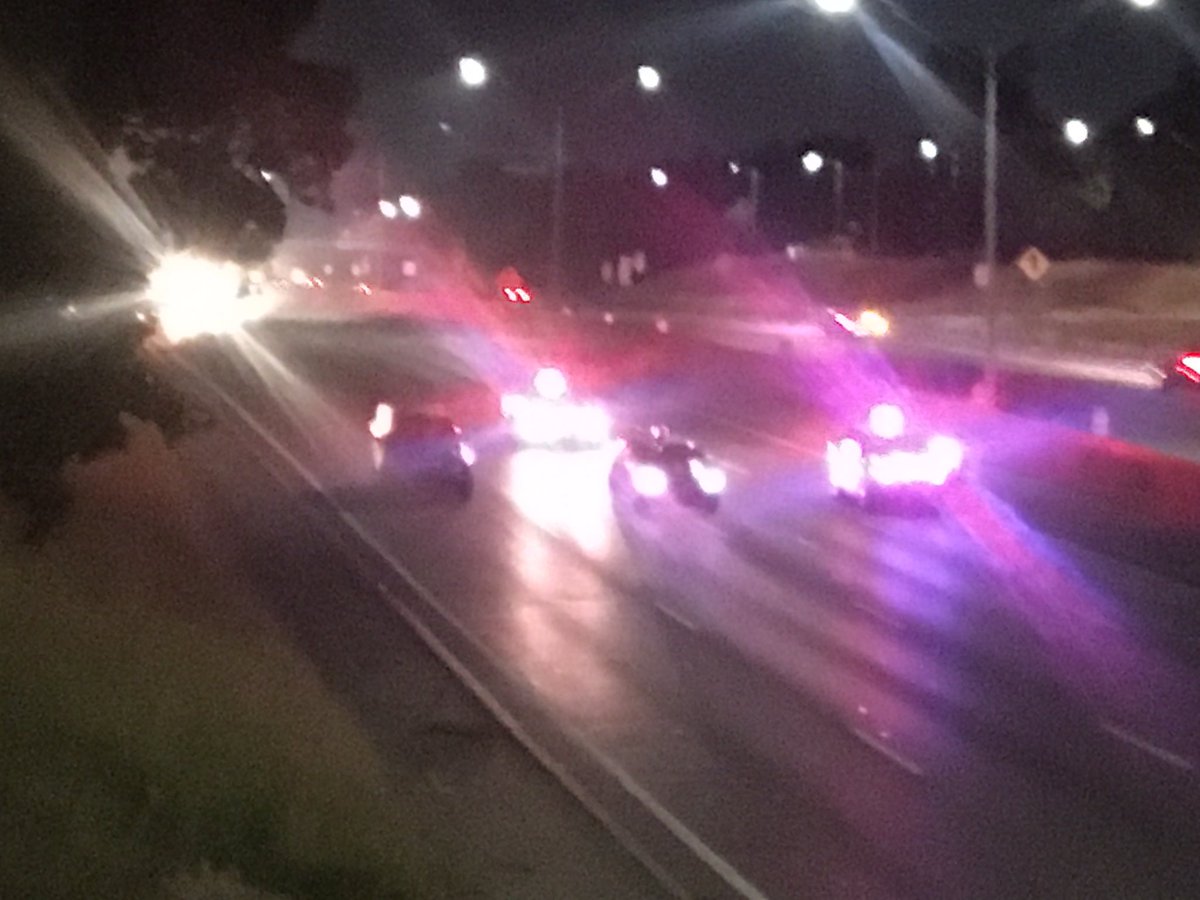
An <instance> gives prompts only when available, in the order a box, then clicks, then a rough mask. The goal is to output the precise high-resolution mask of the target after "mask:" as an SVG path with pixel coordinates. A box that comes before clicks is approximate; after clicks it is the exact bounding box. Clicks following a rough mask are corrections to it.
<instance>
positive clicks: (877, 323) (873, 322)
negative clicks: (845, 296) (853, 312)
mask: <svg viewBox="0 0 1200 900" xmlns="http://www.w3.org/2000/svg"><path fill="white" fill-rule="evenodd" d="M891 327H892V325H891V322H889V321H888V319H887V316H885V315H884V314H883V313H881V312H879V311H878V310H874V309H866V310H863V311H862V312H861V313H860V314H859V316H858V330H859V334H860V335H862V336H864V337H877V338H878V337H884V336H885V335H886V334H887V333H888V331H889V330H891Z"/></svg>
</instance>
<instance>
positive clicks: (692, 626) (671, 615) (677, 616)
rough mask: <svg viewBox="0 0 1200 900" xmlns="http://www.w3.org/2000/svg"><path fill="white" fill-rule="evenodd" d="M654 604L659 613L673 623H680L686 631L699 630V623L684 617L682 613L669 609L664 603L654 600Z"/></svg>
mask: <svg viewBox="0 0 1200 900" xmlns="http://www.w3.org/2000/svg"><path fill="white" fill-rule="evenodd" d="M654 605H655V607H657V609H658V611H659V612H660V613H662V614H663V615H664V616H666V617H667V618H668V619H670V620H671V621H672V622H674V623H675V624H677V625H682V626H683V627H684V628H686V629H687V630H688V631H699V630H700V626H699V625H697V624H696V623H695V622H693V621H691V620H690V619H688V618H686V617H684V615H683V614H682V613H679V612H676V611H675V610H673V609H671V607H669V606H667V605H666V604H665V603H658V602H657V601H656V602H655V604H654Z"/></svg>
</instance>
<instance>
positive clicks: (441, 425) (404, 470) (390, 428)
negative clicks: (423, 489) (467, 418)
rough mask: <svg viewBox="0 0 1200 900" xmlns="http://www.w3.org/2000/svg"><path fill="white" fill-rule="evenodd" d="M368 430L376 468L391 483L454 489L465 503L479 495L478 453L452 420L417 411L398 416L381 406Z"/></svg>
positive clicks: (377, 408)
mask: <svg viewBox="0 0 1200 900" xmlns="http://www.w3.org/2000/svg"><path fill="white" fill-rule="evenodd" d="M368 428H369V430H370V432H371V437H373V438H374V439H375V448H374V449H375V454H374V458H375V468H376V471H378V472H379V474H380V476H381V477H383V478H384V479H387V480H389V481H396V482H403V483H411V484H414V485H424V484H429V483H430V482H431V481H432V482H434V483H435V484H437V485H438V486H444V487H447V488H450V489H452V490H453V491H454V493H455V494H456V495H457V496H458V497H460V498H462V499H463V500H469V499H470V498H471V495H472V494H473V493H474V492H475V476H474V473H473V472H472V469H471V467H472V466H473V465H474V464H475V451H474V449H472V447H471V446H470V444H468V443H467V442H466V441H464V440H463V435H462V429H461V428H459V427H458V426H457V425H455V424H454V422H453V421H451V420H450V418H449V417H447V416H443V415H437V414H432V413H425V412H417V413H407V414H404V415H402V416H397V414H396V411H395V409H394V407H392V405H391V404H389V403H379V404H377V405H376V407H375V415H374V417H373V418H372V419H371V421H370V423H369V425H368Z"/></svg>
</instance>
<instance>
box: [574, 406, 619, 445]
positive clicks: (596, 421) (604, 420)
mask: <svg viewBox="0 0 1200 900" xmlns="http://www.w3.org/2000/svg"><path fill="white" fill-rule="evenodd" d="M576 416H577V420H576V423H575V438H576V439H577V440H580V441H584V442H586V443H590V444H603V443H604V442H605V441H607V440H608V439H609V437H610V436H611V434H612V424H613V423H612V417H611V416H610V415H609V414H608V413H607V412H606V411H605V410H603V409H602V408H600V407H599V406H581V407H579V410H578V412H577V414H576Z"/></svg>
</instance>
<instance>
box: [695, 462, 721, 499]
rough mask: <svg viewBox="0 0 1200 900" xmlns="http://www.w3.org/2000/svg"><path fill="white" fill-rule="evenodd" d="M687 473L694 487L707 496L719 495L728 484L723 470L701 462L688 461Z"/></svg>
mask: <svg viewBox="0 0 1200 900" xmlns="http://www.w3.org/2000/svg"><path fill="white" fill-rule="evenodd" d="M688 471H689V472H691V473H692V478H693V479H694V480H695V482H696V486H697V487H698V488H700V490H701V491H703V492H704V493H706V494H709V495H715V494H720V493H721V492H722V491H724V490H725V487H726V486H727V485H728V483H729V479H728V478H727V477H726V476H725V472H724V470H723V469H720V468H718V467H717V466H714V465H710V464H708V463H705V462H704V461H703V460H699V459H689V460H688Z"/></svg>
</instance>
